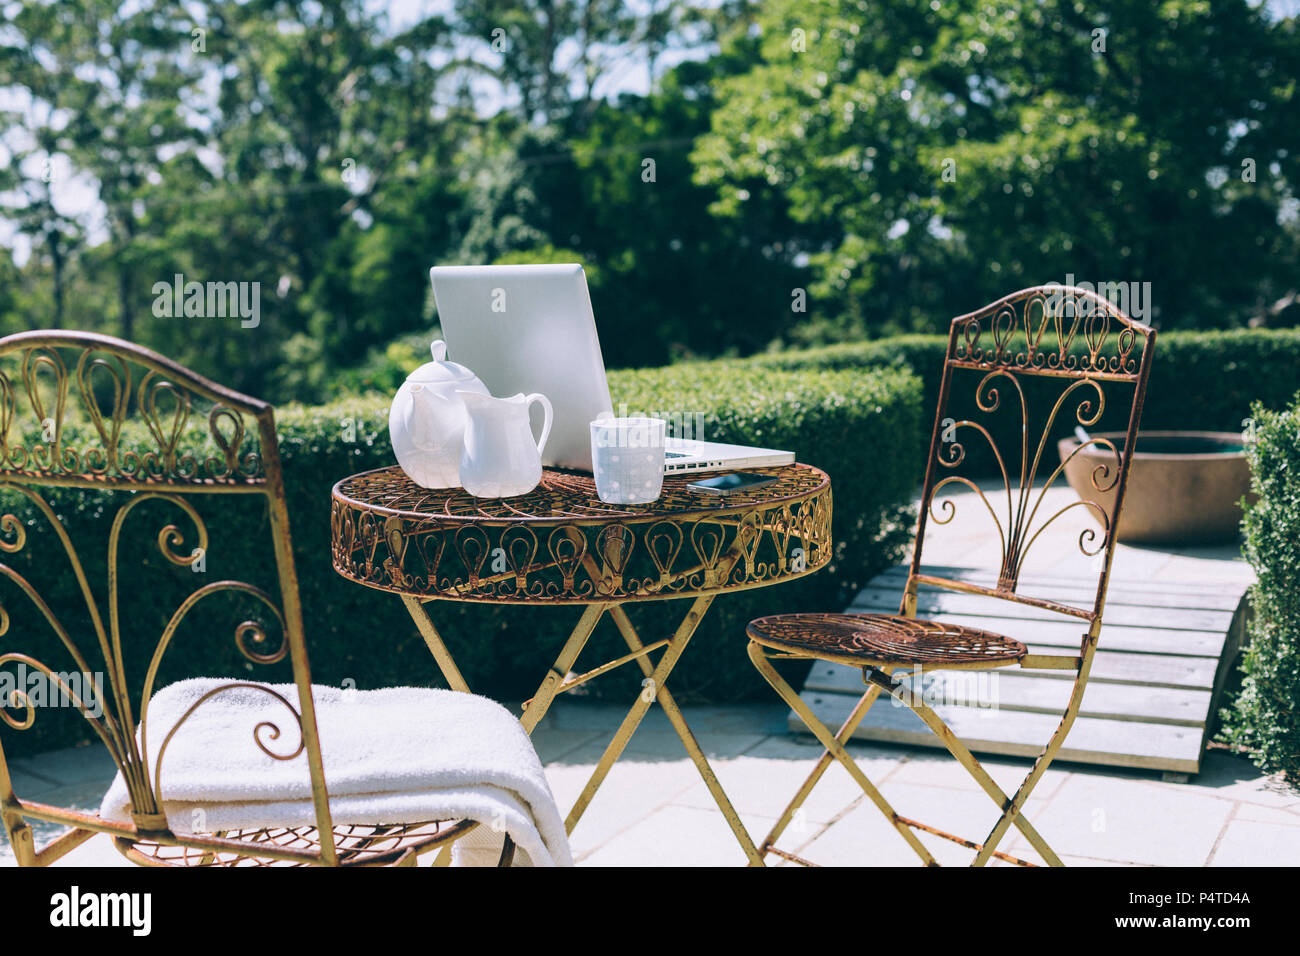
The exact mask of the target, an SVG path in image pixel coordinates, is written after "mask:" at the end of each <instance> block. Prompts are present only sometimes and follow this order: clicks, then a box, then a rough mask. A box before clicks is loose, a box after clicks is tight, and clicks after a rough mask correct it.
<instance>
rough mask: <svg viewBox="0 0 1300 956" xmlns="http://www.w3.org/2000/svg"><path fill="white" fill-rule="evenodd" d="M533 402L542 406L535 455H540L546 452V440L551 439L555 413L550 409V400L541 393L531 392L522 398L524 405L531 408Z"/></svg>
mask: <svg viewBox="0 0 1300 956" xmlns="http://www.w3.org/2000/svg"><path fill="white" fill-rule="evenodd" d="M533 402H541V405H542V413H543V414H542V437H541V438H539V439H537V454H539V455H540V454H542V452H544V451H545V450H546V439H548V438H550V437H551V419H552V418H554V415H555V413H554V412H553V411H552V409H551V400H550V399H549V398H547V397H546V396H545V395H543V394H542V393H541V392H533V393H531V394H530V395H527V396H525V397H524V404H525V405H526V406H531V405H532V404H533Z"/></svg>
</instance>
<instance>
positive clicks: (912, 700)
mask: <svg viewBox="0 0 1300 956" xmlns="http://www.w3.org/2000/svg"><path fill="white" fill-rule="evenodd" d="M868 679H869V680H870V681H871V683H872V684H874V685H875V686H876V687H879V688H881V689H887V690H888V691H889V693H890V694H891V695H892V696H893V697H894V698H895V699H897V700H898V701H900V702H901V703H903V704H906V705H907V707H908V709H910V710H911V711H912V713H914V714H916V716H918V717H920V718H921V720H922V721H923V722H924V723H925V725H926V727H928V728H929V729H930V732H931V733H932V734H934V735H935V737H937V738H938V739H939V740H940V741H941V742H942V743H943V745H944V747H946V748H947V749H948V752H949V753H950V754H952V756H953V757H954V758H955V759H956V761H957V762H958V763H959V764H961V765H962V767H964V768H965V770H966V772H967V773H969V774H970V775H971V776H972V777H973V778H974V779H975V782H976V783H978V784H979V785H980V788H981V789H982V790H983V791H984V792H985V793H987V794H988V795H989V796H990V797H991V798H992V799H993V802H994V803H996V804H997V805H998V806H999V807H1001V808H1002V816H1001V817H1000V818H999V819H998V822H997V824H996V825H995V826H994V828H993V832H992V833H990V834H989V837H988V839H986V840H985V841H984V842H983V843H982V844H979V845H978V852H977V855H976V857H975V860H974V862H973V863H972V865H973V866H984V865H985V864H987V863H988V861H989V860H990V859H991V858H992V856H993V853H994V851H995V850H997V845H998V843H999V841H1001V839H1002V837H1003V835H1005V833H1006V830H1007V827H1008V826H1009V825H1010V824H1011V823H1015V825H1016V827H1017V829H1019V830H1020V832H1021V833H1023V834H1024V835H1025V839H1027V840H1028V841H1029V843H1030V845H1032V846H1033V848H1034V849H1035V850H1037V851H1038V852H1039V853H1040V854H1041V855H1042V857H1043V859H1044V860H1045V861H1046V862H1047V864H1048V865H1049V866H1062V865H1064V864H1062V863H1061V860H1060V858H1059V857H1058V856H1057V855H1056V853H1055V852H1054V851H1053V850H1052V848H1051V847H1050V846H1048V845H1047V841H1046V840H1044V839H1043V837H1042V836H1041V835H1040V834H1039V833H1038V831H1037V830H1035V829H1034V826H1033V824H1031V823H1030V822H1029V820H1028V819H1026V818H1025V816H1024V815H1023V814H1021V813H1020V808H1021V807H1023V806H1024V801H1025V800H1026V799H1028V797H1029V791H1030V790H1031V789H1032V788H1033V783H1037V778H1038V776H1041V774H1039V773H1037V768H1038V762H1039V761H1041V760H1042V757H1041V756H1040V757H1039V761H1036V762H1035V764H1034V768H1033V769H1031V770H1030V772H1029V776H1028V777H1026V778H1025V783H1027V784H1029V787H1028V788H1026V786H1025V783H1022V784H1021V786H1020V789H1019V790H1017V791H1016V799H1015V800H1013V799H1012V798H1010V797H1008V796H1007V795H1006V794H1005V793H1004V792H1003V791H1002V788H1001V787H999V786H998V785H997V782H996V781H995V780H994V779H993V778H992V777H991V776H989V773H988V771H987V770H985V769H984V767H983V766H982V765H981V764H980V762H979V761H978V760H976V759H975V755H974V754H972V753H971V752H970V750H969V748H967V746H966V745H965V744H963V743H962V742H961V740H960V738H958V737H957V735H956V734H954V733H953V732H952V729H951V728H949V726H948V725H947V724H945V723H944V722H943V720H942V719H941V718H940V717H939V715H938V714H937V713H935V711H934V710H933V708H931V707H930V706H929V705H928V704H926V703H925V702H924V701H923V700H921V699H920V697H919V695H918V694H916V693H915V692H913V693H911V694H902V693H901V692H900V691H901V688H900V686H899V685H898V684H895V683H894V682H893V681H892V680H890V679H889V677H888V676H885V675H883V674H881V673H880V672H879V671H875V670H874V669H873V671H872V673H871V677H870V678H868ZM1058 732H1059V731H1058ZM1054 739H1055V738H1054ZM1043 769H1044V770H1046V766H1044V767H1043Z"/></svg>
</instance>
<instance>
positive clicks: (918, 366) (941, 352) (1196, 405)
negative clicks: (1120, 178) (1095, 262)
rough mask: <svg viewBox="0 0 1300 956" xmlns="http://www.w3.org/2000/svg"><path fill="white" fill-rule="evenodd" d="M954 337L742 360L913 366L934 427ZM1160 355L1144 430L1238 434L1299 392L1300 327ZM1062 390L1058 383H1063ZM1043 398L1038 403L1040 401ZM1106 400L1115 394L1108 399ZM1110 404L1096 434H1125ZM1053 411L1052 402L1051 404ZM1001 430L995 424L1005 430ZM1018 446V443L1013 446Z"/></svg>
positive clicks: (1171, 339) (1187, 335)
mask: <svg viewBox="0 0 1300 956" xmlns="http://www.w3.org/2000/svg"><path fill="white" fill-rule="evenodd" d="M947 347H948V339H947V336H943V335H904V336H897V337H893V338H885V339H877V340H874V341H870V342H855V343H847V344H842V345H831V346H825V347H822V348H817V349H806V350H801V351H794V352H777V353H771V354H765V355H760V356H756V357H753V358H750V359H746V360H744V361H745V362H747V363H751V364H753V365H757V366H758V367H760V368H764V369H778V370H783V371H792V370H803V369H812V368H816V369H837V370H845V369H876V368H907V369H910V370H911V371H913V372H914V373H915V374H916V375H917V376H919V377H920V379H921V381H922V386H923V398H922V403H923V408H924V410H925V427H926V429H927V430H928V429H930V428H932V427H933V423H934V418H933V416H934V411H935V406H936V404H937V403H938V400H939V383H940V378H941V376H942V374H943V361H944V356H945V354H946V353H947ZM1156 350H1157V354H1156V357H1155V361H1154V364H1153V365H1152V366H1151V381H1150V383H1149V384H1148V386H1147V396H1146V403H1145V406H1144V409H1143V414H1142V427H1143V428H1144V429H1148V430H1162V429H1163V430H1188V431H1205V430H1210V431H1240V430H1241V428H1242V423H1243V421H1244V420H1245V418H1246V417H1247V415H1249V413H1250V407H1251V403H1252V402H1254V401H1259V402H1262V403H1263V404H1264V406H1265V407H1269V408H1281V407H1283V406H1284V405H1286V404H1287V402H1288V401H1289V400H1290V398H1291V396H1292V394H1293V393H1294V392H1295V390H1296V388H1297V387H1300V330H1295V329H1239V330H1234V331H1226V332H1162V333H1160V336H1159V338H1158V340H1157V345H1156ZM1039 385H1041V383H1040V382H1034V383H1031V384H1030V385H1028V386H1027V387H1026V393H1027V397H1028V399H1029V406H1030V414H1031V416H1032V415H1033V414H1034V409H1035V408H1039V409H1042V414H1043V415H1044V416H1045V415H1046V410H1045V409H1043V406H1044V404H1047V403H1049V402H1050V401H1051V400H1052V398H1054V393H1052V398H1049V392H1050V391H1051V387H1050V386H1046V387H1036V386H1039ZM1057 387H1058V389H1059V385H1058V386H1057ZM972 392H973V383H972V382H964V383H962V388H961V389H960V390H956V391H954V395H953V403H954V404H952V405H951V406H950V409H949V411H950V414H953V415H955V416H956V417H970V416H971V415H972V414H973V413H974V411H975V409H974V403H973V401H972V399H971V393H972ZM1035 399H1037V401H1035ZM1108 400H1110V399H1109V396H1108ZM1110 401H1111V405H1110V407H1109V408H1108V410H1107V413H1106V415H1105V416H1104V417H1103V419H1102V421H1101V422H1100V423H1099V424H1098V425H1097V426H1096V428H1095V430H1097V431H1103V430H1111V431H1120V430H1123V429H1124V428H1125V427H1126V425H1127V417H1126V415H1125V414H1124V413H1123V410H1122V409H1121V408H1120V407H1119V406H1120V405H1121V404H1122V403H1121V402H1118V401H1114V400H1110ZM1049 407H1050V405H1049ZM1012 417H1013V416H1012V415H1010V414H1007V415H1006V416H1005V417H1004V420H1002V421H1001V422H995V423H994V426H995V427H994V428H993V429H992V430H993V432H994V435H995V438H996V439H997V440H998V442H999V447H1002V448H1006V447H1014V448H1018V447H1019V444H1018V443H1019V416H1018V415H1016V416H1014V418H1015V420H1014V421H1012ZM1074 424H1075V421H1074V419H1073V418H1072V417H1071V418H1067V417H1066V416H1064V415H1062V416H1060V420H1058V422H1057V425H1056V428H1055V429H1054V430H1053V434H1052V436H1051V442H1050V443H1049V445H1048V446H1047V447H1048V450H1049V453H1050V454H1051V456H1052V457H1051V459H1050V461H1051V463H1052V465H1053V467H1054V466H1055V462H1056V459H1055V452H1054V451H1053V450H1052V449H1054V447H1055V441H1056V439H1057V438H1060V437H1063V436H1065V435H1066V434H1069V433H1070V432H1071V431H1072V430H1073V428H1074ZM999 425H1000V427H997V426H999ZM1012 442H1015V444H1011V443H1012ZM978 455H979V452H978V451H974V452H973V454H972V458H971V461H970V467H971V468H972V469H975V468H979V467H980V466H981V464H982V465H983V466H984V470H987V471H989V473H992V470H993V467H994V466H993V463H992V460H991V459H981V458H978Z"/></svg>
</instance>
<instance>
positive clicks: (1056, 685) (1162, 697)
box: [804, 661, 1210, 727]
mask: <svg viewBox="0 0 1300 956" xmlns="http://www.w3.org/2000/svg"><path fill="white" fill-rule="evenodd" d="M1073 686H1074V682H1073V681H1072V680H1055V679H1052V678H1047V677H1043V676H1041V674H1040V673H1036V672H1029V671H1020V670H1010V669H1005V668H1004V669H1000V670H996V671H940V672H936V673H934V674H932V675H930V677H927V678H926V679H925V681H924V682H923V684H922V693H923V694H927V693H933V694H937V695H938V697H939V698H940V699H943V700H948V701H953V702H959V701H966V702H967V703H969V704H971V705H972V706H975V707H981V708H996V709H998V710H1020V711H1029V712H1032V713H1045V714H1056V715H1058V716H1059V715H1060V714H1062V713H1063V712H1064V711H1065V707H1066V704H1067V703H1068V702H1069V698H1070V691H1071V689H1072V688H1073ZM804 690H817V691H823V692H827V693H833V694H849V695H859V696H860V695H861V694H862V693H863V691H865V690H866V687H865V686H864V685H863V683H862V671H861V670H860V669H859V668H856V667H847V666H845V665H843V664H831V663H828V662H826V661H818V662H817V663H816V664H814V665H813V667H812V670H810V671H809V672H808V679H807V680H806V681H805V682H804ZM1209 708H1210V691H1209V690H1208V689H1205V690H1192V689H1188V688H1171V687H1142V686H1137V685H1134V684H1115V683H1109V682H1106V681H1090V682H1089V684H1088V687H1087V689H1086V690H1085V691H1084V694H1083V707H1082V709H1081V710H1080V711H1079V713H1080V715H1081V716H1085V717H1102V718H1105V719H1108V720H1129V721H1137V722H1149V723H1159V724H1181V725H1184V726H1188V727H1204V726H1205V720H1206V716H1207V714H1208V712H1209Z"/></svg>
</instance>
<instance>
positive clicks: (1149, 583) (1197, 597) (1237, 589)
mask: <svg viewBox="0 0 1300 956" xmlns="http://www.w3.org/2000/svg"><path fill="white" fill-rule="evenodd" d="M921 570H922V572H924V573H926V574H933V575H936V576H938V577H947V578H952V579H953V580H957V581H967V582H970V583H972V584H982V585H984V586H986V587H993V586H994V585H995V584H996V583H997V573H996V572H995V571H989V570H980V571H978V572H973V571H972V570H971V569H970V568H950V567H929V566H922V568H921ZM907 573H908V568H907V566H906V565H896V566H894V567H892V568H889V569H887V570H885V571H883V572H881V573H880V574H879V575H878V576H877V577H875V578H874V579H873V580H872V581H871V583H870V585H869V586H879V587H897V589H898V591H899V593H900V594H901V593H902V589H903V586H904V585H905V584H906V582H907ZM1244 591H1245V587H1244V586H1243V585H1242V584H1240V583H1235V582H1223V581H1206V582H1203V583H1197V584H1186V583H1183V582H1169V581H1164V580H1154V579H1153V580H1142V579H1136V578H1127V579H1126V578H1120V577H1117V576H1115V575H1111V579H1110V586H1109V588H1108V589H1107V592H1106V605H1107V607H1110V606H1112V605H1115V604H1133V605H1138V606H1141V607H1186V608H1201V609H1204V610H1211V611H1228V612H1232V611H1235V610H1236V609H1237V606H1238V605H1239V604H1240V603H1241V599H1242V596H1243V593H1244ZM1017 593H1019V594H1022V595H1027V596H1031V597H1041V598H1049V599H1052V598H1054V599H1056V600H1058V601H1062V602H1064V603H1067V604H1070V603H1073V604H1076V605H1079V606H1081V607H1090V606H1091V605H1092V603H1093V599H1094V598H1095V596H1096V593H1097V582H1096V580H1095V579H1093V578H1091V577H1090V578H1087V579H1083V578H1067V577H1050V576H1041V575H1033V576H1031V575H1023V576H1022V577H1021V578H1020V586H1019V589H1018V592H1017Z"/></svg>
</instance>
